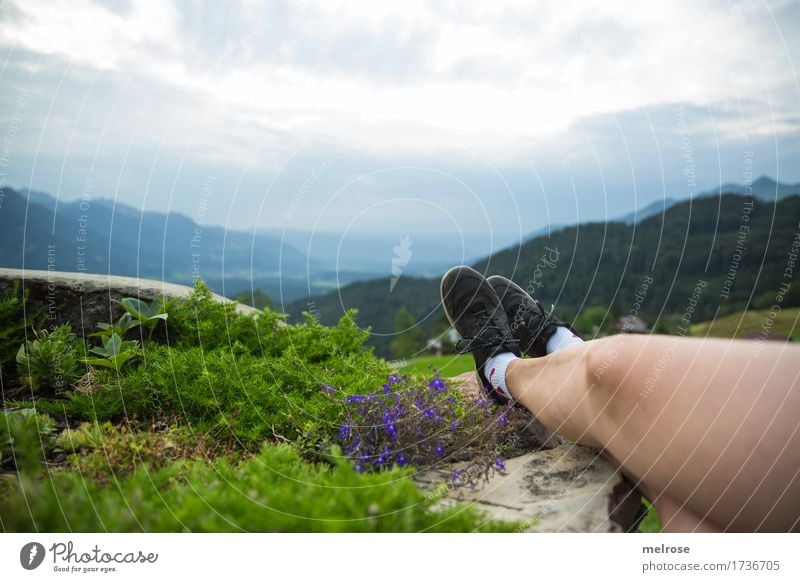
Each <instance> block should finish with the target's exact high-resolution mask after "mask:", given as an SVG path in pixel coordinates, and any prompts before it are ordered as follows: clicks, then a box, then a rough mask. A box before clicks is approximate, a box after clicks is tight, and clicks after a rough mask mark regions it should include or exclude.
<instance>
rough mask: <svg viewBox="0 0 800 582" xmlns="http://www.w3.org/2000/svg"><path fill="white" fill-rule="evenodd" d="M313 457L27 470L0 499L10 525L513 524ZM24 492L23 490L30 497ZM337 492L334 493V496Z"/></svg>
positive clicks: (481, 527)
mask: <svg viewBox="0 0 800 582" xmlns="http://www.w3.org/2000/svg"><path fill="white" fill-rule="evenodd" d="M334 459H335V463H334V465H333V466H330V465H326V464H315V463H307V462H304V461H302V460H301V459H300V457H299V456H298V454H297V452H296V451H295V450H294V449H293V448H292V447H290V446H288V445H277V446H276V445H267V446H264V447H263V448H262V449H261V451H260V453H259V454H258V455H257V456H256V457H253V458H251V459H248V460H246V461H242V462H239V463H233V462H231V461H230V460H228V459H225V458H222V459H219V460H217V461H214V462H213V463H206V462H202V461H181V462H175V463H171V464H168V465H164V466H163V467H161V468H159V469H158V470H155V471H136V472H134V473H131V474H129V475H124V476H121V477H119V478H118V479H116V480H115V481H114V485H113V486H111V485H109V486H103V485H100V484H98V483H95V482H93V481H92V480H90V479H85V478H84V477H82V476H81V475H80V474H78V473H77V472H74V471H64V472H55V473H53V474H51V475H50V476H49V477H31V476H25V475H23V476H21V478H20V482H19V483H18V484H16V485H12V486H11V487H8V488H9V489H10V490H9V491H8V492H7V494H6V495H4V496H3V497H0V515H2V516H3V526H4V528H5V530H6V531H10V532H20V531H50V532H56V531H70V532H90V531H118V532H134V531H145V532H169V531H198V532H229V531H235V532H241V531H271V532H338V531H348V532H350V531H363V532H417V531H432V532H445V531H476V530H477V531H514V530H516V529H518V528H519V526H520V524H517V523H495V522H489V521H486V519H485V518H484V516H483V515H482V514H480V513H478V512H477V511H476V510H474V509H473V508H471V507H468V506H463V505H462V506H454V507H451V508H448V509H443V510H434V509H432V507H431V506H432V505H433V504H434V503H435V502H436V498H435V497H433V496H426V495H424V494H423V493H422V492H421V491H420V490H419V489H418V488H417V487H416V485H415V484H414V483H413V481H412V479H411V476H412V472H411V471H410V470H409V469H395V470H392V471H383V472H380V473H371V474H363V475H362V474H359V473H357V472H355V471H353V466H352V463H351V462H350V461H347V460H346V459H343V458H342V457H339V456H334ZM23 491H24V495H23ZM332 492H335V494H332Z"/></svg>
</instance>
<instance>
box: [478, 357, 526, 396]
mask: <svg viewBox="0 0 800 582" xmlns="http://www.w3.org/2000/svg"><path fill="white" fill-rule="evenodd" d="M518 359H519V358H518V357H517V356H515V355H514V354H512V353H511V352H503V353H502V354H497V355H496V356H494V357H492V358H489V359H488V360H486V363H485V364H484V365H483V374H484V375H485V376H486V379H487V380H489V384H491V385H492V388H494V389H495V390H497V391H498V392H499V393H500V394H502V395H503V396H505V397H506V398H508V399H509V400H514V397H513V396H511V392H509V391H508V386H506V370H507V369H508V365H509V364H510V363H511V362H513V361H514V360H518Z"/></svg>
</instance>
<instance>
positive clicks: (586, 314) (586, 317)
mask: <svg viewBox="0 0 800 582" xmlns="http://www.w3.org/2000/svg"><path fill="white" fill-rule="evenodd" d="M604 320H605V321H604ZM611 320H612V317H611V313H610V312H609V310H608V309H606V308H605V307H603V306H602V305H596V306H594V307H589V308H587V309H584V310H583V311H582V312H581V314H580V315H579V316H578V319H576V320H575V329H576V330H577V332H578V333H579V334H581V335H582V336H583V337H585V338H587V339H588V338H592V337H594V336H596V335H605V334H606V333H608V330H609V329H610V328H611V323H612V321H611Z"/></svg>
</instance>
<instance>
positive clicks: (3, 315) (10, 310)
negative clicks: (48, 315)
mask: <svg viewBox="0 0 800 582" xmlns="http://www.w3.org/2000/svg"><path fill="white" fill-rule="evenodd" d="M24 303H25V296H24V295H23V294H22V292H21V291H20V288H19V282H18V281H15V282H14V287H13V288H11V289H10V290H9V291H7V292H6V293H4V294H3V295H2V296H0V377H2V380H3V383H4V384H5V383H6V382H7V381H8V376H9V374H10V372H11V370H12V369H13V365H14V361H15V357H16V355H17V350H18V348H19V346H20V345H21V344H22V343H24V342H25V327H26V325H28V324H30V323H33V324H40V323H41V319H42V318H41V316H34V317H33V318H31V314H27V316H28V321H27V323H26V320H25V317H26V314H25V310H24V308H23V306H24Z"/></svg>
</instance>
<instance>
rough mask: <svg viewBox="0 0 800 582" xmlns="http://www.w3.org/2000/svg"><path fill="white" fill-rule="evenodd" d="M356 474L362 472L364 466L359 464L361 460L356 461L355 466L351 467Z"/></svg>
mask: <svg viewBox="0 0 800 582" xmlns="http://www.w3.org/2000/svg"><path fill="white" fill-rule="evenodd" d="M353 468H354V469H355V470H356V471H357V472H358V473H363V472H364V465H362V464H361V459H356V465H355V467H353Z"/></svg>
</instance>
